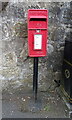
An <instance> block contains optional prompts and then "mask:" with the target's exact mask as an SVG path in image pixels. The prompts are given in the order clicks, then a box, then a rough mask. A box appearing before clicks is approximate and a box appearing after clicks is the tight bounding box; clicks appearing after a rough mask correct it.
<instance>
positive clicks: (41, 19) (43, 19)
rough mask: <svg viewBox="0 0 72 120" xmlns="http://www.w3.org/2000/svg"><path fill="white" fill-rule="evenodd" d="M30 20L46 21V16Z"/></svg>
mask: <svg viewBox="0 0 72 120" xmlns="http://www.w3.org/2000/svg"><path fill="white" fill-rule="evenodd" d="M30 21H46V18H30Z"/></svg>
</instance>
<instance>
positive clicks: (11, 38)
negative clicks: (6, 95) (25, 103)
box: [0, 2, 70, 91]
mask: <svg viewBox="0 0 72 120" xmlns="http://www.w3.org/2000/svg"><path fill="white" fill-rule="evenodd" d="M44 8H45V9H48V10H49V30H48V31H49V33H48V36H49V37H48V42H47V56H46V57H41V58H39V74H38V78H39V89H40V90H41V91H47V90H48V89H49V88H50V89H52V88H54V86H55V84H54V80H55V79H56V80H60V79H61V69H62V61H63V51H64V43H65V38H66V34H67V33H68V32H69V30H70V29H68V28H67V21H66V18H65V16H67V11H68V10H69V9H70V4H69V2H68V3H65V2H64V3H63V2H56V3H55V2H54V3H53V2H52V3H51V2H49V3H48V2H33V3H32V2H17V3H16V2H9V3H8V6H7V7H6V8H5V10H3V11H1V13H0V21H1V19H2V27H1V28H2V30H1V33H2V36H1V37H2V38H0V40H2V46H1V47H0V49H1V50H2V54H1V55H2V59H1V60H0V63H1V66H2V67H0V80H2V81H3V89H4V88H6V87H7V86H8V85H9V84H10V85H12V86H13V88H17V87H19V86H20V85H23V86H27V87H32V77H33V58H29V57H28V48H27V10H28V9H44ZM68 22H69V21H68ZM1 61H2V62H1Z"/></svg>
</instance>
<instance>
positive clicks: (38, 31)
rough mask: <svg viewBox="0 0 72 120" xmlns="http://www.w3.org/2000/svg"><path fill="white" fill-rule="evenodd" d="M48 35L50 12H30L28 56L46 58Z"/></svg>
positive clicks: (32, 10)
mask: <svg viewBox="0 0 72 120" xmlns="http://www.w3.org/2000/svg"><path fill="white" fill-rule="evenodd" d="M47 35H48V10H46V9H29V10H28V54H29V56H30V57H42V56H46V51H47V50H46V47H47Z"/></svg>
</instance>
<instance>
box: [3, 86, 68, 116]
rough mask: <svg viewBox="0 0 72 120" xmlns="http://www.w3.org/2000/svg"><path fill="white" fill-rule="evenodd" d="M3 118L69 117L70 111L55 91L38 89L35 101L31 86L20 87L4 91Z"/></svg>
mask: <svg viewBox="0 0 72 120" xmlns="http://www.w3.org/2000/svg"><path fill="white" fill-rule="evenodd" d="M2 117H3V118H68V117H69V111H68V109H67V107H66V105H65V103H64V101H63V100H62V98H61V97H60V96H59V95H58V94H57V92H56V90H55V91H47V92H41V91H38V99H37V101H36V102H35V100H34V94H33V91H32V89H31V88H24V87H20V88H18V89H15V90H12V89H11V90H10V89H9V90H7V91H6V90H4V91H3V92H2Z"/></svg>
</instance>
